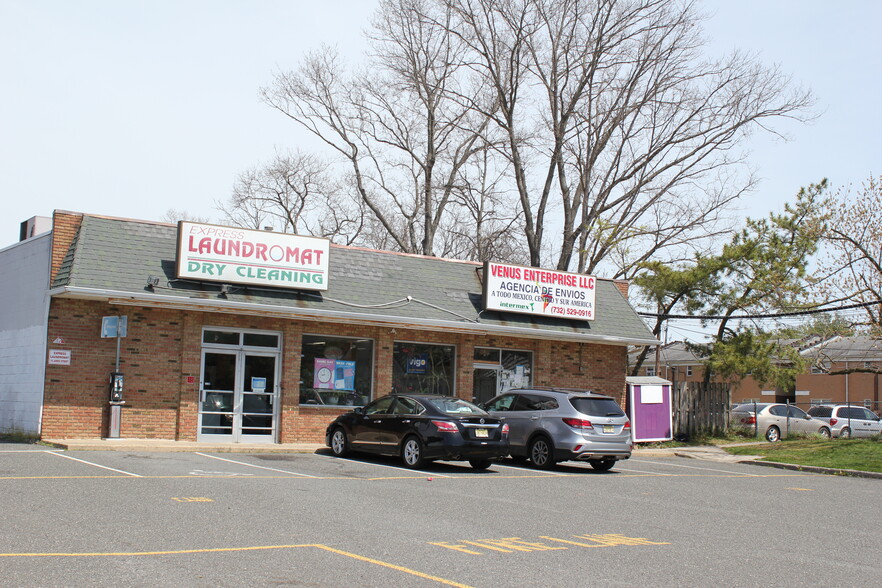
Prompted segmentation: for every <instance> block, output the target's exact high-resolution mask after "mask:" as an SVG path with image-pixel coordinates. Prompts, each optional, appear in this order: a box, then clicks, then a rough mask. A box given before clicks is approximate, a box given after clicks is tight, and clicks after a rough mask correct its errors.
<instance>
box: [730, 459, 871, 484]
mask: <svg viewBox="0 0 882 588" xmlns="http://www.w3.org/2000/svg"><path fill="white" fill-rule="evenodd" d="M738 463H747V464H753V465H758V466H765V467H770V468H778V469H781V470H792V471H796V472H811V473H813V474H826V475H828V476H852V477H855V478H872V479H876V480H882V472H865V471H863V470H845V469H840V468H822V467H818V466H807V465H797V464H792V463H781V462H777V461H752V460H744V461H739V462H738Z"/></svg>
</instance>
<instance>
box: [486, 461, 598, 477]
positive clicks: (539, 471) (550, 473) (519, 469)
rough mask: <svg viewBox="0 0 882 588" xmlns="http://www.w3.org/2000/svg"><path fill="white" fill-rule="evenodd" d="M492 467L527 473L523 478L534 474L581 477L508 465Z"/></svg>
mask: <svg viewBox="0 0 882 588" xmlns="http://www.w3.org/2000/svg"><path fill="white" fill-rule="evenodd" d="M492 467H497V468H508V469H510V470H518V471H520V472H527V473H526V474H524V475H525V476H529V475H535V474H549V475H551V476H562V477H566V476H581V475H582V474H565V473H563V472H552V471H551V470H537V469H532V468H523V467H520V466H510V465H502V464H496V465H494V466H492Z"/></svg>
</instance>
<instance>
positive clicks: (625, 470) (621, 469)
mask: <svg viewBox="0 0 882 588" xmlns="http://www.w3.org/2000/svg"><path fill="white" fill-rule="evenodd" d="M628 461H631V460H628ZM611 471H619V472H627V473H629V474H631V473H634V474H652V475H653V476H674V475H676V474H664V473H662V472H647V471H646V470H632V469H630V468H623V467H620V466H616V467H615V468H613V469H612V470H611Z"/></svg>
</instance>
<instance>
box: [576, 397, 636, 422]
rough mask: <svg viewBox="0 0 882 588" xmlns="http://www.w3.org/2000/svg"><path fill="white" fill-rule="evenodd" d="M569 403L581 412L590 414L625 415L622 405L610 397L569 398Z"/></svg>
mask: <svg viewBox="0 0 882 588" xmlns="http://www.w3.org/2000/svg"><path fill="white" fill-rule="evenodd" d="M570 404H572V405H573V407H575V409H576V410H578V411H579V412H581V413H582V414H588V415H591V416H608V417H620V416H625V413H624V412H623V411H622V407H620V406H619V405H618V404H617V403H616V401H615V400H613V399H612V398H570Z"/></svg>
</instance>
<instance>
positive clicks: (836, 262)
mask: <svg viewBox="0 0 882 588" xmlns="http://www.w3.org/2000/svg"><path fill="white" fill-rule="evenodd" d="M826 206H827V208H826V210H827V212H828V213H829V214H830V220H829V222H828V225H827V233H826V239H825V241H826V244H827V247H826V248H825V253H826V255H825V256H824V257H822V258H821V259H820V261H819V268H820V272H819V273H820V274H821V275H824V276H825V278H826V279H824V280H823V282H822V291H823V295H824V297H825V298H826V299H828V300H839V301H841V300H849V301H851V302H853V303H861V304H865V305H866V306H864V307H863V309H864V310H863V311H862V313H861V314H863V320H856V321H855V324H856V325H864V326H869V327H871V329H873V330H875V331H882V305H879V304H875V303H876V302H877V301H879V300H882V176H880V177H872V176H871V177H869V178H868V179H867V180H866V181H865V182H864V183H863V185H862V187H861V188H860V189H859V190H854V189H852V188H850V187H843V188H840V189H838V190H837V191H836V192H835V193H834V194H833V195H832V197H831V198H830V199H829V200H828V201H827V202H826Z"/></svg>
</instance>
